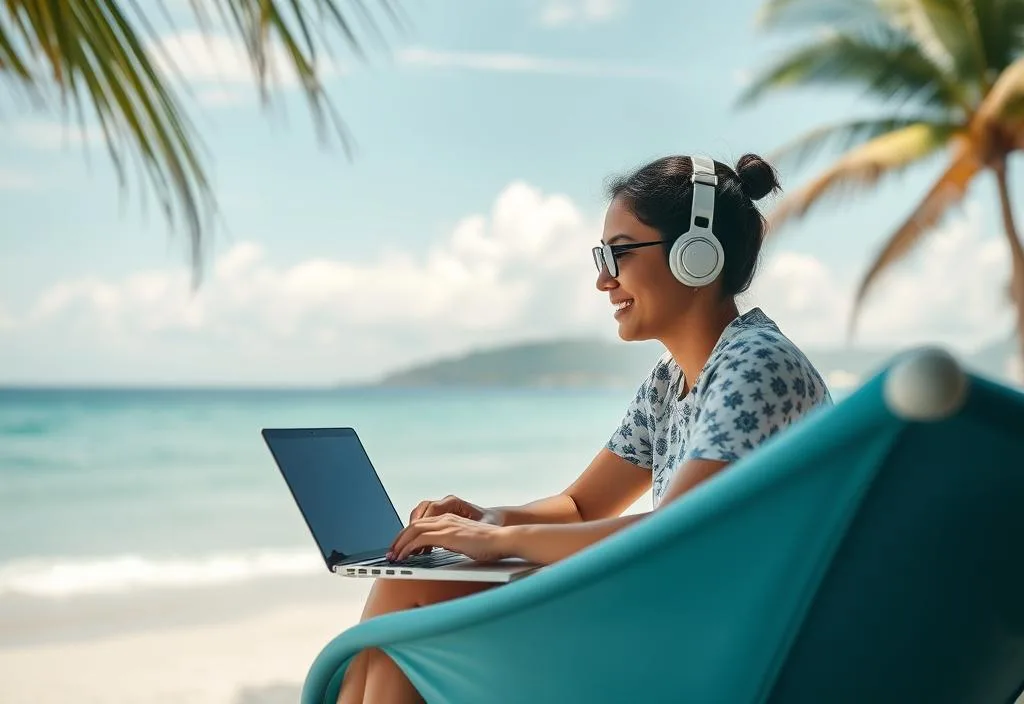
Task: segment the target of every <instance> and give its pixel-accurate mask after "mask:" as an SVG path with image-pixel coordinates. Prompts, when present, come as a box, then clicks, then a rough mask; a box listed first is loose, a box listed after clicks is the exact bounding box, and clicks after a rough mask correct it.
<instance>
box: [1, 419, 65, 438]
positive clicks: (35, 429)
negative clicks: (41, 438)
mask: <svg viewBox="0 0 1024 704" xmlns="http://www.w3.org/2000/svg"><path fill="white" fill-rule="evenodd" d="M53 428H54V424H53V423H47V422H46V421H43V420H19V421H16V422H12V423H5V424H2V425H0V435H32V436H38V435H46V434H47V433H49V432H50V431H51V430H53Z"/></svg>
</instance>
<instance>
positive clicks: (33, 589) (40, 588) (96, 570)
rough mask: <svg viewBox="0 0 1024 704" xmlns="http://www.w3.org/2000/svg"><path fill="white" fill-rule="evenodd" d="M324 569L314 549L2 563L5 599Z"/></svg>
mask: <svg viewBox="0 0 1024 704" xmlns="http://www.w3.org/2000/svg"><path fill="white" fill-rule="evenodd" d="M322 569H324V563H323V560H322V559H321V558H320V556H319V555H317V554H316V552H315V551H313V552H311V551H310V550H308V549H306V550H261V551H250V552H245V553H230V554H227V553H224V554H213V555H207V556H203V557H198V558H180V559H177V558H167V559H152V558H147V557H141V556H139V555H118V556H114V557H109V558H95V559H91V560H73V559H72V560H61V559H58V560H45V561H44V560H41V559H26V560H16V561H13V562H8V563H6V564H4V565H0V597H3V596H7V595H15V594H17V595H23V596H34V597H44V598H67V597H75V596H85V595H91V594H118V593H126V592H132V591H138V590H144V589H158V588H172V589H182V588H190V587H201V586H209V585H217V584H226V583H231V582H243V581H247V580H253V579H262V578H266V577H279V576H289V575H302V574H312V573H315V572H316V571H317V570H322Z"/></svg>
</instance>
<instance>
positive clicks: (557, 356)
mask: <svg viewBox="0 0 1024 704" xmlns="http://www.w3.org/2000/svg"><path fill="white" fill-rule="evenodd" d="M660 351H661V347H660V345H659V344H657V343H653V342H652V343H647V342H644V343H624V342H611V341H607V340H600V339H593V338H583V339H566V340H551V341H542V342H528V343H519V344H513V345H506V346H501V347H495V348H491V349H483V350H475V351H471V352H468V353H466V354H463V355H459V356H454V357H449V358H446V359H439V360H434V361H430V362H426V363H423V364H419V365H416V366H412V367H409V368H406V369H401V370H398V371H395V372H392V373H390V374H387V375H385V376H384V377H383V378H381V379H379V380H378V381H377V382H375V384H374V385H375V386H386V387H403V388H418V387H441V386H444V387H526V388H616V389H619V388H622V389H629V388H635V387H636V386H637V385H638V384H639V383H640V382H641V381H642V380H643V378H644V376H645V375H646V374H647V373H648V372H649V371H650V369H651V367H652V366H653V365H654V362H655V361H656V360H657V359H658V356H659V354H660ZM1014 351H1015V345H1014V344H1012V341H1011V340H1007V341H1006V342H1001V343H997V344H995V345H991V346H989V347H986V348H984V349H982V350H980V351H978V352H977V353H975V354H973V355H970V356H968V357H966V358H963V361H964V363H965V364H966V365H967V366H969V367H971V368H973V369H975V370H977V371H980V372H981V373H984V374H987V375H990V376H993V377H997V378H1005V376H1006V360H1008V358H1009V357H1010V355H1012V354H1013V353H1014ZM806 353H807V356H808V357H809V358H810V359H811V361H812V362H813V363H814V364H815V366H817V367H818V369H819V370H820V371H821V373H822V375H823V376H824V377H825V381H826V382H827V383H828V385H829V386H830V387H831V388H834V389H837V390H838V389H844V388H850V387H852V386H856V385H857V384H859V383H860V382H861V381H863V380H864V379H866V378H867V377H869V376H871V374H873V373H874V372H876V371H877V370H878V369H879V368H880V367H881V365H882V364H884V363H885V362H886V361H887V360H888V359H890V358H891V357H892V355H893V354H895V353H896V350H895V349H858V348H851V349H835V350H813V349H812V350H807V351H806Z"/></svg>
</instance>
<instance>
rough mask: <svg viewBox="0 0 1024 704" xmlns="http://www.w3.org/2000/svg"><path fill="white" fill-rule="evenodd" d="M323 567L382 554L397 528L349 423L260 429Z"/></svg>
mask: <svg viewBox="0 0 1024 704" xmlns="http://www.w3.org/2000/svg"><path fill="white" fill-rule="evenodd" d="M263 437H264V439H265V440H266V442H267V445H268V446H269V448H270V451H271V453H272V454H273V456H274V459H275V460H276V461H277V465H278V467H279V468H280V470H281V473H282V474H283V475H284V480H285V482H286V483H287V484H288V488H289V489H291V492H292V496H293V497H294V498H295V502H296V503H297V504H298V506H299V510H300V511H301V512H302V515H303V517H304V518H305V519H306V524H307V525H308V526H309V530H310V531H311V532H312V533H313V539H314V540H315V541H316V543H317V545H318V546H319V547H320V552H321V553H322V554H323V556H324V560H325V561H326V562H327V565H328V567H333V566H334V565H335V564H338V563H339V562H342V561H345V560H348V559H351V558H355V557H358V558H360V559H362V558H367V557H374V556H376V555H381V554H383V551H384V550H385V549H386V548H387V547H389V546H390V545H391V541H392V540H394V538H395V536H396V535H398V532H399V531H400V530H401V529H402V521H401V520H400V519H399V518H398V514H397V513H396V512H395V508H394V506H393V505H392V503H391V499H389V498H388V495H387V493H386V492H385V491H384V487H383V486H382V485H381V482H380V479H379V478H378V477H377V472H376V471H375V470H374V468H373V465H372V464H370V458H369V457H368V456H367V455H366V451H365V450H364V449H363V444H362V443H361V442H360V441H359V437H358V436H357V435H356V433H355V431H354V430H352V429H351V428H329V429H315V430H310V429H285V430H264V431H263Z"/></svg>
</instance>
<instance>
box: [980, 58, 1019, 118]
mask: <svg viewBox="0 0 1024 704" xmlns="http://www.w3.org/2000/svg"><path fill="white" fill-rule="evenodd" d="M1021 117H1024V58H1021V59H1018V60H1017V61H1015V62H1014V63H1012V64H1011V65H1010V66H1009V67H1008V68H1007V69H1006V70H1005V71H1003V72H1002V73H1001V74H999V77H998V78H997V79H996V81H995V83H994V84H993V85H992V89H991V90H990V91H989V93H988V95H986V96H985V99H984V100H983V101H982V103H981V105H979V106H978V111H977V113H976V115H975V118H974V120H975V125H976V127H975V129H976V131H977V132H979V133H980V134H986V133H989V132H991V131H992V130H993V129H995V128H997V127H998V126H1000V125H1002V126H1007V124H1008V123H1017V122H1019V121H1020V118H1021Z"/></svg>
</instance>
